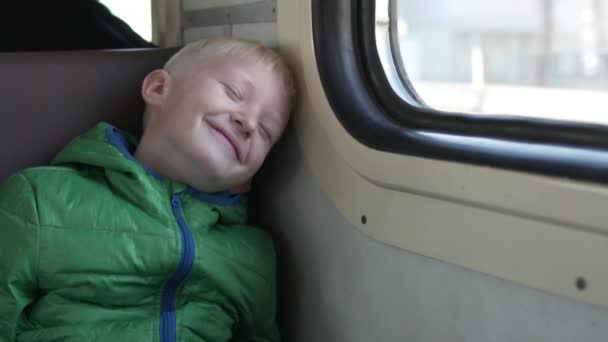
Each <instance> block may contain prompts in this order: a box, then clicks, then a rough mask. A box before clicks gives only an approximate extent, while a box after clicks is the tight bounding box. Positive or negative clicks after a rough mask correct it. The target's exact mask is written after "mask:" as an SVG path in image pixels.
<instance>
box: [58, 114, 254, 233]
mask: <svg viewBox="0 0 608 342" xmlns="http://www.w3.org/2000/svg"><path fill="white" fill-rule="evenodd" d="M136 146H137V140H136V139H135V138H134V137H133V136H132V135H130V134H128V133H126V132H122V131H120V130H119V129H117V128H116V127H114V126H112V125H110V124H108V123H105V122H102V123H99V124H98V125H96V126H95V127H94V128H92V129H91V130H89V131H88V132H86V133H84V134H82V135H80V136H78V137H76V138H75V139H73V140H72V141H71V142H70V143H68V145H67V146H66V147H65V148H64V149H63V150H62V151H61V152H59V154H58V155H57V156H56V157H55V158H54V159H53V161H52V162H51V165H56V166H62V165H65V166H68V165H69V166H72V167H74V166H76V167H78V168H79V169H88V170H90V172H99V171H102V172H104V173H105V175H106V179H107V180H108V182H109V184H110V186H111V187H112V188H113V190H115V191H117V192H118V193H120V194H121V195H122V196H124V197H126V198H127V199H129V200H130V201H133V202H135V203H137V204H138V205H139V206H140V207H142V208H143V209H145V210H149V211H152V212H155V213H165V212H166V205H167V203H166V202H167V201H168V200H169V197H170V196H171V195H172V194H175V193H184V194H185V195H187V196H189V197H191V198H192V199H194V200H197V201H200V202H202V203H205V204H207V205H210V206H213V207H214V209H215V210H216V211H218V212H219V213H220V216H221V218H220V221H224V222H225V223H245V221H246V218H247V215H246V213H247V208H246V196H244V195H243V194H236V195H235V194H230V193H228V192H227V191H224V192H220V193H206V192H201V191H198V190H196V189H194V188H192V187H190V186H188V185H185V184H183V183H179V182H176V181H173V180H170V179H168V178H165V177H163V176H162V175H160V174H158V173H156V172H154V171H153V170H151V169H149V168H147V167H145V166H144V165H142V164H141V163H139V161H137V160H136V159H135V157H134V156H133V152H134V151H135V148H136Z"/></svg>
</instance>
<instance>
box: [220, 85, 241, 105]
mask: <svg viewBox="0 0 608 342" xmlns="http://www.w3.org/2000/svg"><path fill="white" fill-rule="evenodd" d="M222 85H223V86H224V91H225V92H226V95H228V97H230V98H231V99H232V100H234V101H241V99H242V98H241V94H240V93H239V92H238V91H237V90H236V89H235V88H234V87H231V86H230V85H228V84H226V83H222Z"/></svg>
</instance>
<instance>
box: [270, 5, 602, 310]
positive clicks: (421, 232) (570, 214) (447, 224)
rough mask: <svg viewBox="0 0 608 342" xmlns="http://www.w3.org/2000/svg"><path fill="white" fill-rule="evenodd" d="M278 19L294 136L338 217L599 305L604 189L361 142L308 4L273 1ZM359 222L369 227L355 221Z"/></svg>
mask: <svg viewBox="0 0 608 342" xmlns="http://www.w3.org/2000/svg"><path fill="white" fill-rule="evenodd" d="M278 13H279V17H278V18H279V19H278V30H277V31H278V35H279V47H280V50H281V51H282V52H283V53H284V54H285V55H286V56H288V57H289V60H290V61H291V64H292V65H293V66H294V68H295V70H296V72H297V74H298V76H299V77H298V78H299V82H300V83H299V88H300V89H299V90H300V104H301V106H300V108H298V111H297V112H296V117H295V126H296V130H297V135H298V137H299V140H300V143H301V145H302V146H303V150H304V152H305V155H306V158H307V160H308V162H309V163H310V166H311V168H312V170H313V171H314V174H315V176H316V177H317V178H318V179H319V182H320V184H321V186H322V188H323V190H324V191H325V192H326V193H327V195H328V196H329V197H330V198H331V199H332V201H333V203H334V205H335V206H336V208H338V210H339V211H340V212H341V213H342V214H343V215H344V217H345V218H346V219H347V220H349V221H350V222H351V223H352V224H353V225H355V226H356V227H358V228H359V229H361V230H362V231H363V232H365V233H366V234H368V235H369V236H371V237H374V238H376V239H378V240H380V241H383V242H385V243H388V244H391V245H394V246H397V247H400V248H403V249H406V250H409V251H413V252H416V253H419V254H422V255H426V256H430V257H433V258H437V259H441V260H445V261H448V262H451V263H454V264H458V265H461V266H464V267H468V268H471V269H474V270H478V271H482V272H485V273H488V274H492V275H495V276H498V277H502V278H506V279H510V280H513V281H516V282H519V283H523V284H526V285H528V286H532V287H535V288H540V289H543V290H545V291H549V292H552V293H557V294H561V295H565V296H569V297H572V298H576V299H578V300H582V301H586V302H590V303H594V304H599V305H608V274H606V272H605V271H604V269H605V267H604V263H605V260H607V259H608V234H607V233H608V225H607V224H606V222H608V210H605V209H604V207H605V203H608V188H606V187H602V186H599V185H592V184H585V183H580V182H574V181H571V180H568V179H555V178H549V177H542V176H537V175H533V174H526V173H521V172H512V171H506V170H499V169H493V168H487V167H480V166H475V165H468V164H460V163H455V162H445V161H439V160H432V159H425V158H418V157H411V156H405V155H397V154H390V153H384V152H379V151H375V150H372V149H370V148H368V147H366V146H363V145H361V144H360V143H358V142H357V141H356V140H355V139H354V138H353V137H351V136H350V135H349V134H348V133H347V132H346V131H345V130H344V128H343V127H342V126H341V125H340V123H339V122H338V120H337V119H336V117H335V115H334V114H333V112H332V111H331V108H330V106H329V104H328V102H327V99H326V97H325V94H324V92H323V88H322V85H321V83H320V80H319V75H318V71H317V69H316V62H315V56H314V50H313V47H312V35H311V32H312V30H311V17H310V16H311V8H310V1H302V0H279V1H278ZM362 215H366V216H367V218H368V220H369V222H374V224H367V225H363V224H361V221H360V219H361V216H362ZM578 277H584V278H585V279H587V280H588V281H589V284H590V286H589V288H587V289H586V290H585V291H579V290H577V288H576V287H575V281H576V278H578ZM593 284H599V285H593Z"/></svg>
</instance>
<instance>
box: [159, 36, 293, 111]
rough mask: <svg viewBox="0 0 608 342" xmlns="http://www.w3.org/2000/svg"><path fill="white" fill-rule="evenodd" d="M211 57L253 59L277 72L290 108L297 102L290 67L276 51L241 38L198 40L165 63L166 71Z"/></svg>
mask: <svg viewBox="0 0 608 342" xmlns="http://www.w3.org/2000/svg"><path fill="white" fill-rule="evenodd" d="M209 55H214V56H218V55H219V56H228V55H237V56H241V57H247V58H249V57H251V58H254V59H255V60H256V61H258V62H260V63H261V64H262V65H265V66H267V67H268V68H269V69H270V70H272V71H273V72H276V73H277V74H278V75H279V77H280V78H281V80H282V81H283V86H284V91H285V93H286V94H287V97H288V104H289V108H290V109H291V108H292V106H293V104H294V100H295V93H296V88H295V82H294V79H293V75H292V73H291V71H290V70H289V67H288V66H287V64H286V63H285V61H283V59H282V58H281V56H279V54H277V53H276V52H275V51H274V50H272V49H271V48H268V47H266V46H264V45H262V44H260V43H259V42H256V41H252V40H246V39H240V38H212V39H203V40H198V41H195V42H192V43H190V44H188V45H186V46H184V47H183V48H182V49H181V50H179V51H178V52H177V53H176V54H175V55H173V57H171V58H170V59H169V60H168V61H167V63H165V66H164V69H165V70H167V71H169V72H172V71H175V70H176V69H177V68H178V66H179V65H183V64H187V63H188V62H195V61H196V59H199V60H200V59H203V58H204V57H208V56H209ZM193 58H194V60H193Z"/></svg>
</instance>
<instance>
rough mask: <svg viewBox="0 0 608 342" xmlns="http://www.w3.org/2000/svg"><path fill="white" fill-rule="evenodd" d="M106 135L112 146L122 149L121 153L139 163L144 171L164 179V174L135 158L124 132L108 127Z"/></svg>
mask: <svg viewBox="0 0 608 342" xmlns="http://www.w3.org/2000/svg"><path fill="white" fill-rule="evenodd" d="M106 137H107V138H108V142H109V143H110V144H112V146H114V147H116V149H117V150H118V151H120V153H122V155H123V156H124V157H125V158H127V159H128V160H130V161H132V162H134V163H136V164H137V165H139V166H141V168H142V169H144V171H146V173H147V174H149V175H151V176H153V177H154V178H156V179H158V180H163V179H164V177H163V176H162V175H160V174H159V173H157V172H155V171H154V170H152V169H150V168H148V167H146V166H145V165H144V164H142V163H140V162H139V160H137V159H135V157H133V154H132V153H131V150H130V149H129V147H130V146H129V142H128V141H127V139H125V137H124V136H123V135H122V133H121V132H120V131H119V130H118V129H117V128H115V127H111V126H110V127H107V128H106Z"/></svg>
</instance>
